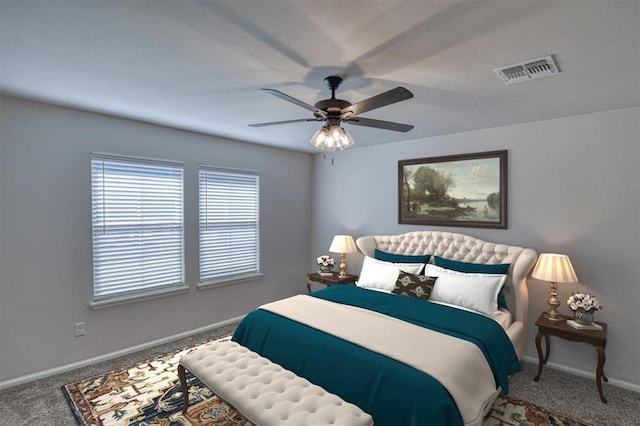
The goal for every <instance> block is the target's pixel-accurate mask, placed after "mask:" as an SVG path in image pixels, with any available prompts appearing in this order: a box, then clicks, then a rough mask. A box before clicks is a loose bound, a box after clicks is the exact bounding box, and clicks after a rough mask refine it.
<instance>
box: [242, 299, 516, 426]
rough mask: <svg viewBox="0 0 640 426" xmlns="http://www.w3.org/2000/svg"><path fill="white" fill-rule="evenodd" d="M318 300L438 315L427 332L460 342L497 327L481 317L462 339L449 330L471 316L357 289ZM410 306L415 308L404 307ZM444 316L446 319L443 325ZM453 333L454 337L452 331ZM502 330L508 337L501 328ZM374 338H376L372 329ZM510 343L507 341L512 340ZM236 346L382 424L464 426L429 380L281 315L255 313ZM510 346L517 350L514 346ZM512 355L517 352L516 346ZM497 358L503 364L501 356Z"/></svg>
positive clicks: (422, 318) (417, 317) (421, 318)
mask: <svg viewBox="0 0 640 426" xmlns="http://www.w3.org/2000/svg"><path fill="white" fill-rule="evenodd" d="M311 296H314V297H321V298H323V299H325V300H331V301H335V302H338V303H345V302H347V304H351V305H355V306H360V307H367V308H368V309H372V310H376V311H379V312H382V313H385V314H387V315H390V316H396V317H397V318H399V319H402V320H405V321H407V322H411V323H414V324H418V325H423V326H424V325H425V324H431V322H432V321H430V320H428V318H426V317H428V316H429V315H436V316H438V318H436V319H435V323H436V325H435V326H432V325H431V326H429V325H427V326H428V327H429V328H431V327H436V328H434V329H438V331H441V329H442V331H444V332H450V333H452V334H454V335H458V334H460V335H468V334H470V335H473V333H474V330H475V329H478V328H480V329H481V330H484V328H485V327H486V328H490V326H482V325H481V326H478V324H479V323H482V322H484V321H482V320H487V321H491V322H493V323H495V322H494V321H493V320H490V319H487V318H484V317H481V316H478V317H481V320H478V318H476V317H475V316H474V317H472V320H471V321H470V323H468V324H467V326H469V324H470V325H471V326H470V327H469V328H471V330H469V331H468V333H463V332H462V331H461V330H459V328H464V327H462V326H458V325H456V326H454V327H451V326H450V325H449V323H460V324H461V323H464V322H465V321H467V322H469V317H468V316H466V317H462V318H459V319H456V316H457V315H456V314H457V313H461V314H463V315H466V314H469V313H468V312H464V311H460V310H457V309H453V308H448V307H445V306H441V305H436V304H432V303H428V302H424V301H421V300H417V299H410V298H407V297H404V296H398V295H393V294H386V293H379V292H373V291H370V290H364V289H360V288H356V287H350V286H333V287H329V288H327V289H324V290H321V291H317V292H315V293H312V294H311ZM416 302H418V304H416ZM365 305H366V306H365ZM403 305H405V306H409V307H408V308H405V307H403ZM426 306H429V308H427V307H426ZM432 307H435V308H432ZM424 310H427V311H433V312H432V313H431V314H425V313H424V312H422V311H424ZM448 311H450V312H448ZM441 315H444V316H445V317H446V319H445V320H443V319H442V318H440V316H441ZM472 315H475V314H472ZM443 323H444V324H443ZM451 328H454V329H455V330H453V331H451V330H449V331H446V330H448V329H451ZM500 331H501V332H502V334H504V331H502V329H501V328H500ZM372 332H375V331H374V330H372ZM459 337H460V336H459ZM504 337H505V338H506V339H507V341H508V338H507V337H506V335H505V336H504ZM233 340H234V341H236V342H238V343H240V344H242V345H244V346H246V347H248V348H249V349H251V350H253V351H254V352H257V353H259V354H261V355H263V356H265V357H267V358H269V359H271V360H272V361H273V362H276V363H278V364H280V365H282V366H283V367H284V368H287V369H289V370H291V371H293V372H294V373H296V374H297V375H299V376H301V377H305V378H307V379H308V380H309V381H311V382H313V383H315V384H317V385H319V386H322V387H323V388H324V389H326V390H327V391H329V392H331V393H335V394H337V395H340V396H341V397H342V398H343V399H344V400H346V401H349V402H351V403H354V404H356V405H357V406H359V407H360V408H362V409H363V410H364V411H366V412H367V413H369V414H371V415H372V416H373V419H374V422H375V424H376V425H399V424H401V425H429V424H443V425H458V424H462V423H463V422H462V418H461V417H460V413H459V412H458V409H457V407H456V404H455V402H454V401H453V399H452V397H451V395H450V394H449V392H448V391H447V390H446V388H444V387H443V386H442V385H441V384H440V383H439V382H438V381H437V380H436V379H434V378H433V377H431V376H430V375H428V374H426V373H423V372H421V371H418V370H416V369H414V368H413V367H410V366H408V365H406V364H403V363H401V362H398V361H395V360H393V359H391V358H388V357H386V356H384V355H380V354H378V353H375V352H372V351H369V350H367V349H365V348H362V347H360V346H358V345H355V344H352V343H350V342H348V341H345V340H342V339H339V338H336V337H334V336H331V335H329V334H327V333H324V332H322V331H319V330H316V329H314V328H311V327H308V326H306V325H304V324H300V323H297V322H295V321H292V320H289V319H287V318H284V317H281V316H279V315H277V314H273V313H271V312H267V311H264V310H256V311H253V312H251V313H250V314H249V315H247V316H246V317H245V318H244V320H243V321H242V322H241V324H240V325H239V326H238V328H237V329H236V332H235V334H234V336H233ZM480 340H482V339H480ZM474 343H475V342H474ZM482 345H483V346H485V347H484V349H483V352H484V351H487V352H488V353H493V352H494V351H493V349H492V348H493V347H492V346H491V345H492V342H491V341H489V342H485V343H482ZM509 345H511V343H510V342H509ZM487 352H485V353H487ZM511 352H513V348H512V347H511ZM425 356H428V354H425ZM491 356H492V357H496V358H498V359H502V358H501V356H499V355H491ZM513 356H514V357H515V361H516V364H517V368H516V369H515V371H518V369H519V368H520V364H519V363H518V362H517V356H515V353H514V354H513ZM504 359H505V360H507V361H504V362H506V364H509V365H510V364H512V363H510V362H508V360H509V359H510V358H509V357H508V356H505V357H504ZM502 362H503V361H498V362H497V363H494V364H496V365H497V367H496V368H498V369H503V367H501V363H502ZM490 364H491V362H490ZM493 368H494V366H493V365H492V369H493ZM513 368H514V366H513V365H511V368H506V369H504V371H500V372H496V371H494V375H495V376H496V377H502V376H503V375H508V374H510V373H508V372H507V371H509V370H511V369H513ZM505 377H506V376H505Z"/></svg>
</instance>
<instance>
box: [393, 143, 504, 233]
mask: <svg viewBox="0 0 640 426" xmlns="http://www.w3.org/2000/svg"><path fill="white" fill-rule="evenodd" d="M398 223H405V224H414V225H437V226H467V227H476V228H501V229H506V228H507V151H506V150H503V151H491V152H478V153H473V154H463V155H450V156H445V157H433V158H417V159H413V160H400V161H398Z"/></svg>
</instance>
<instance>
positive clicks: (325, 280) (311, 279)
mask: <svg viewBox="0 0 640 426" xmlns="http://www.w3.org/2000/svg"><path fill="white" fill-rule="evenodd" d="M339 275H340V274H339V273H338V272H333V273H332V274H331V275H320V273H319V272H313V273H311V274H307V290H308V291H309V292H311V283H320V284H324V285H326V286H327V287H329V286H332V285H336V284H353V285H355V284H356V281H357V280H358V278H359V277H358V276H357V275H351V274H348V275H347V277H346V278H340V277H339Z"/></svg>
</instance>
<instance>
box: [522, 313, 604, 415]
mask: <svg viewBox="0 0 640 426" xmlns="http://www.w3.org/2000/svg"><path fill="white" fill-rule="evenodd" d="M562 318H563V319H562V321H551V320H549V319H547V318H546V317H545V316H544V313H542V314H540V316H539V317H538V320H537V321H536V325H537V326H538V334H537V335H536V349H537V350H538V374H537V375H536V376H535V377H534V378H533V380H534V381H536V382H537V381H538V380H540V376H541V375H542V369H543V367H544V365H545V364H546V363H547V361H548V360H549V351H550V348H551V347H550V344H549V336H556V337H560V338H561V339H565V340H571V341H574V342H582V343H588V344H590V345H593V346H594V347H595V348H596V351H598V366H597V367H596V384H597V385H598V392H599V393H600V400H601V401H602V402H604V403H605V404H606V403H607V398H605V396H604V393H603V392H602V381H603V380H604V381H605V382H608V381H609V379H607V376H605V375H604V362H605V360H606V356H605V352H604V350H605V348H606V346H607V324H606V323H603V322H600V321H598V324H600V325H601V326H602V330H584V329H578V328H573V327H572V326H570V325H569V324H567V320H568V319H571V318H570V317H566V316H563V317H562ZM543 337H544V343H545V354H544V358H543V357H542V347H541V344H540V343H541V342H540V341H541V340H542V338H543Z"/></svg>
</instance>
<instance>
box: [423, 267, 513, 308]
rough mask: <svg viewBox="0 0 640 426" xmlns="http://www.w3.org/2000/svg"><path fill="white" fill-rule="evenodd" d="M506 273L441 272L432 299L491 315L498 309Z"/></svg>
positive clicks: (432, 292)
mask: <svg viewBox="0 0 640 426" xmlns="http://www.w3.org/2000/svg"><path fill="white" fill-rule="evenodd" d="M506 279H507V276H506V275H490V274H487V275H484V276H470V275H465V274H462V275H454V274H446V273H444V274H441V275H439V276H438V279H437V281H436V283H435V285H434V287H433V290H432V291H431V296H430V299H431V300H434V301H436V302H445V303H451V304H454V305H458V306H462V307H463V308H467V309H473V310H474V311H478V312H482V313H483V314H487V315H491V314H493V313H494V312H495V311H497V310H498V303H497V298H498V293H499V292H500V289H501V288H502V286H503V284H504V281H505V280H506Z"/></svg>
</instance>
